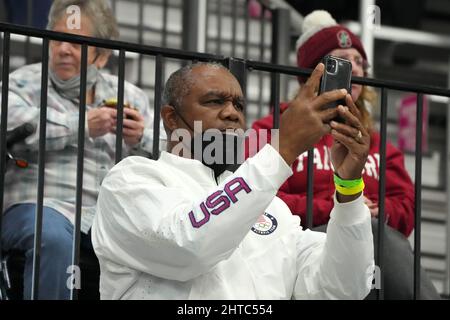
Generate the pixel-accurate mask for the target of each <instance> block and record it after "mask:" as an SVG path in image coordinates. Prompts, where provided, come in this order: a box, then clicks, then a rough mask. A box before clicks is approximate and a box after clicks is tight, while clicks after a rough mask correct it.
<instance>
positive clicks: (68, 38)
mask: <svg viewBox="0 0 450 320" xmlns="http://www.w3.org/2000/svg"><path fill="white" fill-rule="evenodd" d="M0 32H2V33H3V46H2V48H3V55H2V56H3V69H2V103H1V127H0V159H1V160H2V161H0V185H1V186H2V188H1V190H0V210H1V212H3V209H4V208H3V204H4V202H3V201H4V198H3V196H4V187H6V186H4V183H5V162H4V161H3V159H5V156H6V144H5V143H6V129H7V120H8V119H7V114H8V86H9V77H8V75H9V50H10V35H11V34H21V35H25V36H30V37H37V38H41V39H42V40H43V45H42V62H43V63H42V79H41V85H42V90H41V100H40V103H41V108H40V111H41V113H40V132H39V141H40V142H39V157H38V159H39V171H38V184H39V185H38V195H37V201H36V202H37V210H36V217H37V218H36V228H35V231H36V232H35V246H34V248H35V250H34V257H33V258H34V263H33V277H34V278H33V287H32V298H33V299H36V298H38V286H37V284H38V282H37V279H38V278H39V277H38V275H39V259H40V248H41V237H40V236H41V228H42V210H43V195H44V193H43V187H44V166H45V163H44V161H45V139H46V130H45V124H46V111H47V100H46V99H47V83H48V79H47V76H48V73H47V70H48V58H49V41H51V40H58V41H63V42H72V43H77V44H80V45H81V48H82V63H81V87H80V113H79V130H78V146H79V148H78V158H77V184H76V212H75V226H74V242H73V258H72V260H73V265H78V262H79V248H80V228H81V227H80V221H81V203H82V186H83V185H82V184H83V157H84V135H85V130H84V129H85V128H84V126H85V116H86V115H85V110H86V73H87V48H88V46H94V47H101V48H107V49H112V50H119V89H118V91H119V92H118V97H117V98H118V106H117V110H118V115H119V116H118V126H117V127H118V133H117V137H116V139H117V140H116V141H117V143H116V159H115V160H116V162H118V161H120V160H121V159H122V144H121V140H122V128H123V107H124V106H123V104H124V101H123V96H124V92H123V91H124V81H125V80H124V72H125V55H126V53H127V52H135V53H139V54H142V55H148V56H152V57H155V61H156V71H155V75H154V76H155V97H154V101H155V104H154V123H153V126H154V136H153V141H154V145H153V155H155V156H157V155H158V154H159V144H158V141H159V122H160V116H159V112H160V103H161V93H162V88H163V77H162V59H163V58H173V59H179V60H188V61H215V62H220V63H223V64H224V65H226V66H227V67H228V68H229V69H230V70H231V72H232V73H233V74H234V75H235V76H236V78H237V79H238V80H239V82H240V84H241V85H242V86H243V90H244V92H245V89H246V79H247V73H248V72H252V71H253V70H257V71H260V72H269V73H271V74H273V75H274V84H275V85H274V86H273V90H274V92H273V93H272V94H273V97H274V114H275V117H274V123H273V125H274V128H279V121H280V119H279V109H280V105H279V79H280V75H291V76H308V75H309V74H310V73H311V70H306V69H299V68H296V67H289V66H283V65H276V64H271V63H266V62H258V61H251V60H245V59H234V58H226V57H223V56H220V55H212V54H205V53H197V52H188V51H182V50H176V49H167V48H160V47H154V46H147V45H140V44H133V43H127V42H121V41H112V40H104V39H95V38H89V37H83V36H77V35H72V34H64V33H58V32H52V31H47V30H36V29H33V28H29V27H23V26H17V25H10V24H4V23H0ZM148 76H149V75H148ZM352 81H353V82H355V83H358V84H362V85H367V86H372V87H377V88H381V119H380V121H381V130H380V134H381V139H382V140H381V148H380V184H379V199H380V202H379V219H378V221H379V232H380V234H379V235H380V236H379V237H378V242H379V243H378V250H379V252H378V255H379V257H380V260H379V267H380V268H381V269H382V265H383V258H382V257H383V234H384V223H383V221H384V196H385V171H386V167H385V161H386V134H387V133H386V122H387V119H386V114H387V92H388V90H400V91H408V92H415V93H416V94H417V98H418V105H417V132H416V154H415V162H416V172H415V181H416V182H415V246H414V253H415V260H414V268H415V277H414V281H415V282H414V297H415V298H418V297H419V296H420V287H419V283H420V273H419V270H420V235H421V227H420V221H421V174H422V161H421V157H422V135H421V132H422V117H423V115H422V112H423V108H422V96H423V94H433V95H439V96H445V97H450V90H446V89H441V88H435V87H428V86H417V85H416V86H412V85H409V84H407V83H403V82H394V81H382V80H375V79H368V78H358V77H354V78H353V79H352ZM260 107H261V106H260ZM308 159H311V160H312V159H313V153H312V150H310V151H309V152H308ZM312 170H313V167H312V165H311V162H309V163H308V177H309V178H310V179H311V177H312ZM312 186H313V181H312V179H311V180H308V195H307V196H308V218H307V222H306V223H307V225H308V226H311V225H312V197H313V194H312V192H313V188H312ZM1 222H2V214H0V230H1ZM1 259H2V246H1V243H0V260H1ZM381 277H382V275H381ZM71 297H72V299H77V292H76V290H74V289H72V294H71ZM378 297H379V298H380V299H383V286H381V289H380V290H379V296H378Z"/></svg>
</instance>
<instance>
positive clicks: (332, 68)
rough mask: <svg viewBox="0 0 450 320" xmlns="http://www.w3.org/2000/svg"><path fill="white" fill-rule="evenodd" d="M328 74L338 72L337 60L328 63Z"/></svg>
mask: <svg viewBox="0 0 450 320" xmlns="http://www.w3.org/2000/svg"><path fill="white" fill-rule="evenodd" d="M327 72H330V73H335V72H336V60H334V59H330V60H328V61H327Z"/></svg>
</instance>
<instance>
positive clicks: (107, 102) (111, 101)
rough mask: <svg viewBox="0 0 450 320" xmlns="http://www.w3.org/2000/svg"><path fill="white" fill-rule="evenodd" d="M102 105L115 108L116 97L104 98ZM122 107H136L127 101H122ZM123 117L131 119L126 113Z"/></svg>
mask: <svg viewBox="0 0 450 320" xmlns="http://www.w3.org/2000/svg"><path fill="white" fill-rule="evenodd" d="M103 105H104V106H106V107H110V108H117V99H115V98H112V99H105V100H103ZM123 107H124V108H131V109H134V110H136V108H133V107H132V106H130V104H129V103H127V102H124V103H123ZM125 119H133V118H132V117H130V116H128V115H126V116H125Z"/></svg>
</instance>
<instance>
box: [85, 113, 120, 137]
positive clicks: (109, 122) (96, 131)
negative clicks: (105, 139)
mask: <svg viewBox="0 0 450 320" xmlns="http://www.w3.org/2000/svg"><path fill="white" fill-rule="evenodd" d="M116 119H117V111H116V109H112V108H109V107H101V108H95V109H91V110H89V111H88V112H87V121H88V129H89V136H90V137H91V138H97V137H100V136H103V135H105V134H107V133H108V132H111V131H112V130H113V128H114V127H115V126H116Z"/></svg>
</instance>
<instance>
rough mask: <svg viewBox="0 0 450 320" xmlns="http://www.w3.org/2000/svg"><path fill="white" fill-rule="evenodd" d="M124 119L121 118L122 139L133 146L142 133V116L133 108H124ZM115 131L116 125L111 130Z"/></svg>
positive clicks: (143, 125)
mask: <svg viewBox="0 0 450 320" xmlns="http://www.w3.org/2000/svg"><path fill="white" fill-rule="evenodd" d="M123 113H124V117H123V118H124V119H123V131H122V133H123V140H124V141H125V143H126V144H127V145H129V146H134V145H136V144H138V143H139V141H141V139H142V136H143V134H144V127H145V124H144V118H143V117H142V115H141V114H140V113H139V111H137V110H136V109H134V108H124V109H123ZM112 131H113V132H114V133H115V132H116V127H115V126H114V128H113V130H112Z"/></svg>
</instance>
